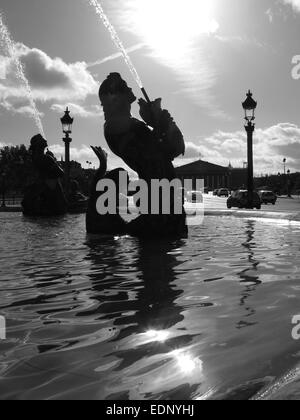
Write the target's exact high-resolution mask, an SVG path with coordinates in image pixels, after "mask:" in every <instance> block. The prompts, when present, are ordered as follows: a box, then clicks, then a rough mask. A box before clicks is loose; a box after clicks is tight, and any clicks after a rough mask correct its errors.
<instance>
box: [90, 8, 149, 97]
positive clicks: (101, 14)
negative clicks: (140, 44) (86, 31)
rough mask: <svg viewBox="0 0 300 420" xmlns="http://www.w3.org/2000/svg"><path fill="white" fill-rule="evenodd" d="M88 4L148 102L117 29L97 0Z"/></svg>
mask: <svg viewBox="0 0 300 420" xmlns="http://www.w3.org/2000/svg"><path fill="white" fill-rule="evenodd" d="M88 2H89V4H90V5H91V6H92V7H94V8H95V11H96V14H97V15H98V16H99V18H100V19H101V21H102V22H103V24H104V26H105V27H106V28H107V30H108V31H109V33H110V36H111V38H112V40H113V42H114V44H115V45H116V47H117V48H118V50H119V51H120V52H121V54H122V56H123V58H124V60H125V63H126V64H127V66H128V68H129V70H130V72H131V74H132V75H133V77H134V79H135V81H136V82H137V84H138V86H139V88H140V89H141V91H142V94H143V95H144V97H145V99H146V101H147V102H148V103H149V104H150V103H151V100H150V98H149V96H148V94H147V92H146V90H145V88H144V86H143V83H142V81H141V78H140V76H139V74H138V72H137V70H136V68H135V67H134V65H133V63H132V61H131V58H130V57H129V55H128V53H127V51H126V49H125V47H124V45H123V43H122V41H121V39H120V38H119V35H118V34H117V31H116V30H115V28H114V27H113V25H112V24H111V23H110V20H109V19H108V17H107V15H106V14H105V12H104V10H103V7H102V6H101V4H100V3H99V1H98V0H88Z"/></svg>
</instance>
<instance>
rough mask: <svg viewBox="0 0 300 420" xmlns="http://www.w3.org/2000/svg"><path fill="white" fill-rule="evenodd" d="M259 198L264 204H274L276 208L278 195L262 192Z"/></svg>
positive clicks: (271, 192)
mask: <svg viewBox="0 0 300 420" xmlns="http://www.w3.org/2000/svg"><path fill="white" fill-rule="evenodd" d="M259 197H260V201H261V203H262V204H273V206H275V204H276V202H277V195H276V194H275V193H273V191H260V192H259Z"/></svg>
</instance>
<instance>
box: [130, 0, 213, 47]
mask: <svg viewBox="0 0 300 420" xmlns="http://www.w3.org/2000/svg"><path fill="white" fill-rule="evenodd" d="M132 11H133V16H134V17H133V19H134V24H135V25H136V26H137V29H138V31H139V32H140V33H142V34H143V36H144V39H145V42H146V43H147V44H148V45H149V46H150V47H152V48H154V50H155V51H157V52H158V53H162V54H169V55H173V54H176V52H177V54H178V53H179V54H180V52H181V50H182V49H184V48H186V47H188V46H189V44H190V43H191V41H193V40H195V39H196V38H197V37H198V36H199V35H201V34H209V33H214V32H216V31H217V29H218V27H219V25H218V23H217V22H216V20H215V19H214V17H213V14H214V5H213V1H212V0H185V1H182V0H134V4H133V8H132Z"/></svg>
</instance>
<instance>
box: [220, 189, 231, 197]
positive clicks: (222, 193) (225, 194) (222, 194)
mask: <svg viewBox="0 0 300 420" xmlns="http://www.w3.org/2000/svg"><path fill="white" fill-rule="evenodd" d="M218 197H229V191H228V190H227V188H221V189H220V190H219V191H218Z"/></svg>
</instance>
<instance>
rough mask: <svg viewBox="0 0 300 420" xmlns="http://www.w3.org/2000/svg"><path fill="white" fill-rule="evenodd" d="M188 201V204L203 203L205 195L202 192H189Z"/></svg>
mask: <svg viewBox="0 0 300 420" xmlns="http://www.w3.org/2000/svg"><path fill="white" fill-rule="evenodd" d="M186 200H187V202H188V203H203V194H202V192H201V191H189V192H187V194H186Z"/></svg>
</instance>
